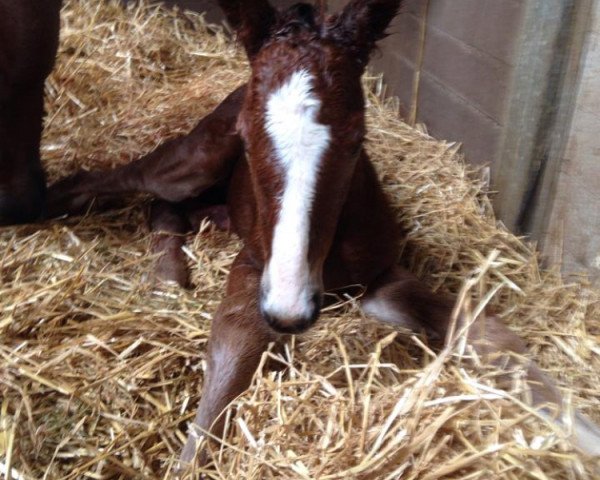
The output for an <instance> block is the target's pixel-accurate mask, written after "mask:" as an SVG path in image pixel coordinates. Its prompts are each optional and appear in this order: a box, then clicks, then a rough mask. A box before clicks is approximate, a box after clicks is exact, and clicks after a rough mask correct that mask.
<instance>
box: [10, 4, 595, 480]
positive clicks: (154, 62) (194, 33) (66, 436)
mask: <svg viewBox="0 0 600 480" xmlns="http://www.w3.org/2000/svg"><path fill="white" fill-rule="evenodd" d="M61 38H62V43H61V49H60V54H59V59H58V64H57V67H56V70H55V72H54V73H53V75H52V76H51V78H50V79H49V81H48V98H47V111H48V117H47V122H46V123H47V125H46V131H45V136H44V142H43V149H42V154H43V158H44V162H45V165H46V167H47V169H48V172H49V176H50V179H51V180H55V179H57V178H59V177H61V176H64V175H66V174H68V173H70V172H72V171H74V170H75V169H76V168H80V167H84V168H108V167H110V166H112V165H116V164H119V163H122V162H127V161H129V160H131V159H133V158H136V157H137V156H139V155H140V154H142V153H144V152H147V151H150V150H152V149H153V148H154V147H155V146H156V145H158V144H160V143H161V142H162V141H164V140H165V139H166V138H168V137H171V136H173V135H177V134H179V133H181V132H185V131H187V130H189V129H190V127H192V126H193V125H194V123H195V122H196V121H197V120H198V118H200V117H201V116H202V115H203V114H204V113H206V112H207V111H208V110H209V109H210V108H212V107H213V106H215V105H216V104H217V103H218V102H219V101H220V100H221V99H223V98H224V96H225V95H226V94H227V93H228V92H229V91H231V90H232V89H233V88H234V87H235V86H237V85H239V84H240V83H242V82H243V81H244V78H245V77H246V75H247V70H246V64H245V62H244V60H243V57H242V55H241V53H240V51H238V50H237V49H236V48H235V46H234V45H232V44H231V43H230V42H229V41H228V40H227V36H226V35H224V33H223V32H222V31H221V29H220V28H217V27H213V26H209V25H206V24H205V22H204V21H203V19H202V17H200V16H198V15H195V14H191V13H182V12H170V11H165V10H161V9H158V8H156V7H147V6H142V7H130V8H128V9H123V8H122V7H121V6H119V5H118V4H116V3H107V2H99V1H85V0H68V1H66V5H65V8H64V12H63V29H62V34H61ZM365 85H366V88H367V90H368V92H369V93H368V98H369V112H368V116H369V126H370V133H369V144H368V148H369V150H370V152H371V154H372V157H373V159H374V161H375V163H376V165H377V168H378V170H379V172H380V174H381V177H382V179H383V182H384V183H385V186H386V189H387V191H388V193H389V195H390V196H391V198H392V199H393V201H394V203H395V204H396V205H397V206H398V212H399V219H400V221H402V222H403V223H404V224H405V225H406V226H407V227H408V229H409V231H410V235H409V238H408V240H407V242H406V248H405V252H404V254H405V255H404V258H405V261H406V263H407V264H408V265H409V266H410V268H411V269H412V270H413V271H414V272H416V273H417V274H418V275H419V276H421V277H422V278H423V279H424V280H425V281H426V282H427V283H429V284H430V285H431V286H432V287H433V288H435V289H437V290H440V291H450V292H453V293H459V292H462V298H463V299H464V301H463V308H466V309H469V308H471V309H476V308H478V307H480V306H482V305H483V304H486V303H490V304H492V305H493V306H494V307H495V308H496V309H498V311H500V312H501V314H502V316H503V318H504V320H505V321H506V322H507V323H508V324H510V325H511V326H512V328H514V329H515V330H517V331H518V332H520V335H522V336H523V337H524V338H525V339H526V340H527V342H528V344H529V346H530V349H531V352H533V354H534V355H535V356H536V358H537V359H538V361H539V363H540V365H541V366H542V368H544V369H545V370H546V371H548V373H549V374H550V375H551V376H553V377H554V378H556V379H558V381H559V382H560V384H561V386H563V387H564V389H565V392H566V395H567V397H568V398H569V399H570V400H571V401H572V404H573V405H574V406H577V407H578V408H580V409H581V410H583V411H584V412H586V413H587V414H588V415H590V416H591V417H592V418H595V419H596V420H597V421H600V411H599V409H598V405H599V404H600V395H599V392H600V368H599V367H600V320H599V318H600V317H599V315H598V314H599V313H600V307H599V302H598V299H599V297H598V292H597V291H596V290H593V289H591V288H589V287H588V286H586V285H585V284H583V283H574V284H570V285H565V284H563V283H562V282H561V280H560V279H559V277H558V275H557V274H555V273H552V272H545V271H542V270H541V269H540V267H539V262H538V258H537V257H536V254H535V251H534V249H533V248H532V247H531V246H529V245H527V244H526V243H525V242H523V241H522V240H520V239H518V238H516V237H515V236H513V235H512V234H510V233H508V232H507V231H506V230H505V229H504V228H503V227H502V226H501V225H499V224H498V222H497V221H496V220H495V219H494V216H493V214H492V212H491V208H490V203H489V200H488V197H487V196H486V194H485V191H484V190H485V188H484V187H485V185H484V184H483V183H482V182H480V181H478V180H477V175H475V174H474V173H473V172H469V171H468V169H467V167H465V166H464V164H463V163H462V161H461V158H460V156H459V154H458V153H457V149H458V148H457V146H456V145H454V144H451V143H447V142H444V141H438V140H435V139H433V138H431V137H430V136H428V135H427V133H426V132H425V131H424V130H423V129H422V128H421V129H414V128H411V127H409V126H407V125H406V124H404V123H402V122H401V121H400V120H399V119H398V118H397V115H396V111H397V109H396V106H395V105H394V102H391V101H383V100H381V98H382V95H381V93H382V92H381V90H382V85H381V82H380V81H379V79H377V78H367V79H365ZM146 204H147V199H145V198H133V199H130V200H129V201H127V202H125V203H124V206H123V207H122V208H120V209H118V210H115V211H111V212H108V213H90V214H89V215H87V216H85V217H80V218H68V219H61V220H55V221H51V222H47V223H43V224H40V225H32V226H25V227H19V228H5V229H2V230H0V335H1V342H0V362H1V363H0V395H1V397H0V472H2V473H0V476H2V475H3V474H5V472H6V471H7V469H8V468H10V469H11V471H12V474H13V476H14V477H15V478H23V479H41V478H46V479H59V478H66V479H74V478H93V479H107V478H123V479H125V478H147V479H158V478H168V477H169V475H170V472H171V471H172V468H173V466H174V464H175V461H176V459H177V456H178V453H179V451H180V448H181V444H182V441H183V440H184V437H185V427H186V423H187V422H188V421H189V420H190V419H191V416H192V415H193V413H194V409H195V406H196V405H197V402H198V398H199V392H200V389H201V386H202V378H203V372H204V363H203V359H204V356H205V352H206V343H207V337H208V332H209V329H210V318H211V315H212V313H213V312H214V311H215V309H216V307H217V305H218V303H219V300H220V298H221V295H222V291H223V283H224V280H225V278H226V275H227V270H228V268H229V265H230V264H231V261H232V260H233V258H234V256H235V254H236V251H237V250H238V249H239V242H238V240H236V239H235V238H233V237H230V236H228V235H226V234H224V233H221V232H216V231H214V229H213V228H212V227H211V226H210V225H208V224H207V225H204V227H203V229H202V231H201V232H200V233H198V234H197V235H193V236H190V237H189V238H188V242H187V247H186V252H187V253H188V256H189V259H190V267H191V268H192V272H193V282H194V285H195V287H194V288H193V289H192V290H189V291H185V290H182V289H179V288H175V287H169V286H165V285H158V284H156V283H155V282H154V281H153V280H152V264H153V258H152V257H151V256H150V255H149V253H148V251H149V245H150V242H151V236H150V235H149V234H148V231H147V228H146V226H145V222H144V210H145V205H146ZM357 293H360V292H359V290H357ZM279 358H280V361H282V362H284V363H285V364H286V365H287V368H285V369H280V370H278V371H271V370H268V369H263V370H262V371H261V372H259V374H258V375H257V376H256V378H255V380H254V383H253V385H252V387H251V388H250V389H249V391H248V392H247V393H245V394H244V395H243V396H242V397H240V398H239V399H238V400H237V401H236V402H235V405H234V406H235V407H236V408H235V409H232V410H231V411H230V412H229V413H228V418H229V423H228V425H229V426H228V433H227V437H226V445H225V446H224V447H223V448H222V449H221V450H218V449H217V450H216V451H215V452H214V465H213V466H212V467H211V469H210V475H211V476H213V477H214V478H224V479H234V478H235V479H238V478H239V479H268V478H290V479H308V478H319V479H337V478H339V479H348V478H357V479H394V478H399V477H402V478H406V479H438V478H449V479H450V478H461V479H490V478H498V479H521V478H536V479H546V478H552V479H558V478H565V479H575V478H594V477H595V475H596V474H597V470H595V469H597V468H598V463H597V461H595V460H593V459H589V458H585V457H584V456H582V455H581V454H578V453H577V452H575V451H573V450H572V448H571V447H570V446H569V444H568V443H567V442H566V441H564V436H563V435H564V434H563V432H561V431H559V430H557V429H555V428H553V427H552V426H551V425H550V424H548V423H546V422H545V421H544V420H542V419H540V418H539V417H538V416H537V415H536V414H535V412H533V411H531V410H529V409H528V408H527V406H526V405H525V404H524V403H522V402H521V399H522V398H523V396H522V395H521V393H520V392H519V388H520V385H519V382H518V381H515V391H514V392H510V393H503V392H500V391H498V390H495V389H494V384H493V377H494V374H495V373H496V372H494V371H493V370H490V369H486V368H485V366H483V365H480V366H474V365H473V363H472V362H466V361H464V359H461V357H460V355H459V354H458V349H456V348H449V349H442V350H440V349H439V348H437V349H433V350H432V349H431V348H430V346H429V345H428V344H427V340H426V339H425V338H423V337H420V336H418V335H414V334H411V333H409V332H396V331H394V330H392V329H391V328H388V327H386V326H382V325H379V324H377V323H375V322H374V321H372V320H369V319H366V318H364V317H363V316H362V315H361V313H360V311H359V309H358V307H357V303H356V300H355V299H354V298H351V297H342V298H340V302H339V303H338V304H337V305H336V306H335V307H334V308H332V309H330V310H329V311H328V312H326V313H325V314H324V315H323V317H322V318H321V319H320V321H319V322H318V325H317V326H316V328H314V329H313V330H312V331H311V332H310V333H308V334H306V335H303V336H301V337H297V338H295V339H293V340H292V341H291V342H290V343H289V344H288V345H287V346H286V348H285V353H284V354H282V355H280V356H279ZM595 478H597V477H595Z"/></svg>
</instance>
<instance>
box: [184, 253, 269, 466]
mask: <svg viewBox="0 0 600 480" xmlns="http://www.w3.org/2000/svg"><path fill="white" fill-rule="evenodd" d="M260 276H261V271H260V270H259V269H257V268H256V266H255V265H254V264H253V263H252V261H251V259H250V258H249V256H248V255H247V252H246V251H245V250H242V251H241V252H240V254H239V255H238V257H237V258H236V260H235V262H234V263H233V266H232V267H231V272H230V274H229V279H228V283H227V290H226V296H225V299H224V300H223V302H222V303H221V305H220V306H219V309H218V310H217V313H216V314H215V317H214V318H213V321H212V328H211V333H210V340H209V346H208V362H207V363H208V370H207V373H206V379H205V382H204V385H203V388H202V399H201V400H200V405H199V407H198V411H197V413H196V418H195V420H194V424H193V425H192V427H191V430H190V433H189V436H188V440H187V442H186V444H185V447H184V449H183V452H182V454H181V463H182V464H183V465H189V464H192V463H194V461H195V457H196V455H197V449H198V444H199V438H200V437H201V436H202V435H203V434H204V433H205V432H210V433H211V434H212V435H214V436H216V437H220V436H221V435H222V433H223V428H224V418H223V417H222V416H220V414H221V413H222V411H223V410H224V409H225V407H226V406H227V405H228V404H229V403H230V402H231V401H232V400H233V399H235V397H237V396H238V395H239V394H240V393H242V392H243V391H244V390H245V389H246V388H248V386H249V385H250V381H251V380H252V376H253V375H254V372H255V371H256V369H257V367H258V365H259V362H260V359H261V356H262V354H263V352H264V351H265V350H266V349H267V347H268V345H269V343H270V342H272V341H275V340H276V339H277V335H276V334H275V333H274V332H273V331H272V330H271V329H270V328H269V327H268V325H267V323H266V322H265V321H264V320H263V318H262V316H261V314H260V312H259V307H258V290H259V286H260Z"/></svg>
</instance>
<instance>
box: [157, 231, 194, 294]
mask: <svg viewBox="0 0 600 480" xmlns="http://www.w3.org/2000/svg"><path fill="white" fill-rule="evenodd" d="M155 235H156V236H157V238H156V239H155V240H154V242H153V245H152V250H153V252H154V253H159V254H160V257H159V258H158V259H157V260H156V264H155V266H154V277H155V279H156V280H158V281H159V282H163V283H174V284H177V285H179V286H180V287H182V288H187V287H189V284H190V278H189V271H188V266H187V259H186V256H185V253H183V250H182V249H181V247H182V246H183V244H184V241H183V238H182V237H178V236H173V235H170V234H161V233H158V234H155Z"/></svg>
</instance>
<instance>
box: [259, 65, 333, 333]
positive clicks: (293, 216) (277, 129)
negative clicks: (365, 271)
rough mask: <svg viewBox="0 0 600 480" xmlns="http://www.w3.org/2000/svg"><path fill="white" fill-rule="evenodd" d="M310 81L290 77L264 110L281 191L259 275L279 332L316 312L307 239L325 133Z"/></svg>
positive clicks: (299, 74)
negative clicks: (268, 251)
mask: <svg viewBox="0 0 600 480" xmlns="http://www.w3.org/2000/svg"><path fill="white" fill-rule="evenodd" d="M314 81H315V79H314V78H313V76H312V75H311V74H310V73H309V72H308V71H307V70H304V69H300V70H298V71H296V72H294V73H292V74H291V75H290V77H289V78H288V79H287V80H286V81H285V82H284V83H283V85H282V86H280V87H279V88H278V89H277V90H275V91H274V92H273V93H271V94H270V96H269V97H268V99H267V104H266V109H265V131H266V132H267V135H268V137H269V139H270V142H271V144H272V152H273V158H272V161H273V163H274V164H275V166H276V169H277V170H278V171H280V173H281V175H282V179H283V182H282V184H283V191H282V193H281V197H280V199H279V202H278V206H279V212H278V213H277V216H276V223H275V226H274V230H273V238H272V244H271V257H270V259H269V261H268V264H267V265H266V267H265V271H264V274H263V285H262V286H263V299H262V309H263V313H264V314H265V316H266V317H268V318H270V319H273V320H274V322H275V323H279V325H278V326H279V327H281V328H282V329H285V328H286V327H290V328H291V325H294V328H298V329H300V328H302V326H304V325H303V324H304V323H308V322H311V321H312V320H314V318H315V317H316V315H317V314H318V308H319V305H318V304H319V295H320V294H319V292H320V287H321V286H320V285H319V283H320V281H321V279H320V278H319V277H320V272H312V271H311V266H310V265H309V261H308V258H309V238H310V226H311V212H312V209H313V202H314V198H315V191H316V188H317V181H318V177H319V170H320V166H321V163H322V161H323V158H324V156H325V153H326V151H327V149H328V148H329V145H330V143H331V133H330V128H329V126H327V125H323V124H321V123H319V120H318V117H319V112H320V110H321V99H320V98H319V97H318V96H317V94H316V93H315V92H314V89H313V83H314ZM287 322H289V325H286V323H287Z"/></svg>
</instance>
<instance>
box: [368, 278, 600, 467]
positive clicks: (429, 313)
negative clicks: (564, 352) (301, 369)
mask: <svg viewBox="0 0 600 480" xmlns="http://www.w3.org/2000/svg"><path fill="white" fill-rule="evenodd" d="M454 303H455V302H454V300H453V299H451V298H449V297H445V296H442V295H439V294H435V293H433V292H432V291H431V290H429V289H428V288H427V287H426V286H425V285H424V284H423V283H422V282H421V281H419V280H418V279H416V278H415V277H414V276H412V275H411V274H409V273H408V272H406V271H404V270H402V269H400V268H399V267H393V268H392V269H390V270H389V271H387V272H386V273H384V274H383V275H381V276H380V277H379V278H378V279H377V280H376V281H375V282H374V283H373V284H372V285H370V286H369V289H368V290H367V293H366V295H365V297H364V299H363V302H362V307H363V311H364V312H365V313H366V314H368V315H371V316H373V317H375V318H377V319H379V320H382V321H384V322H386V323H392V324H395V325H398V326H402V327H406V328H410V329H413V330H420V329H424V330H425V331H426V332H427V333H428V334H430V335H431V336H434V337H437V338H440V339H444V338H446V335H447V333H448V330H449V329H450V326H451V317H452V312H453V308H454ZM463 327H464V321H462V322H461V321H460V319H459V321H458V322H457V325H456V329H457V331H460V329H462V328H463ZM467 340H468V343H469V344H470V345H471V346H472V347H473V348H474V350H475V352H476V353H477V354H478V355H479V356H480V357H482V358H483V359H484V360H485V361H487V362H488V363H490V364H492V365H496V366H499V367H501V368H505V369H507V370H512V369H513V368H515V367H519V366H522V365H524V366H525V367H526V370H525V373H526V378H525V380H526V382H527V384H528V386H529V387H530V389H531V397H532V401H533V404H534V406H538V407H544V406H546V408H543V410H542V412H546V413H548V409H547V406H548V404H553V405H555V406H556V408H557V409H558V411H559V412H560V413H561V414H563V413H564V411H563V408H562V406H563V405H562V403H563V402H562V396H561V394H560V392H559V390H558V388H557V387H556V386H555V384H554V382H553V381H552V380H551V379H549V378H548V377H547V376H546V375H545V374H544V373H543V372H542V371H541V370H540V368H539V367H538V366H537V365H536V364H535V362H533V361H532V360H527V361H525V362H526V363H523V357H522V356H524V355H526V354H527V347H526V345H525V343H524V342H523V340H522V339H521V338H520V337H519V336H517V335H515V334H514V333H513V332H512V331H511V330H509V329H508V328H507V327H506V326H504V325H503V324H502V322H501V321H500V320H499V319H498V318H497V317H496V316H494V315H486V314H485V313H482V314H481V315H480V316H479V317H478V318H477V319H475V321H474V323H473V324H472V325H471V326H470V328H469V331H468V337H467ZM519 357H520V358H519ZM500 381H501V382H506V385H509V384H510V383H509V382H510V375H508V374H507V375H506V377H505V378H501V379H500ZM574 417H575V418H574V422H573V435H574V442H575V444H576V445H577V446H578V447H579V448H581V449H582V450H584V451H585V452H587V453H590V454H593V455H600V429H599V428H598V427H597V426H596V425H595V424H594V423H593V422H591V421H590V420H589V419H587V418H586V417H585V416H583V415H582V414H580V413H579V412H575V415H574ZM559 423H560V420H559Z"/></svg>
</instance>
